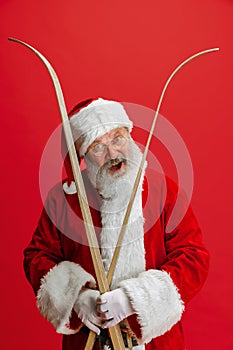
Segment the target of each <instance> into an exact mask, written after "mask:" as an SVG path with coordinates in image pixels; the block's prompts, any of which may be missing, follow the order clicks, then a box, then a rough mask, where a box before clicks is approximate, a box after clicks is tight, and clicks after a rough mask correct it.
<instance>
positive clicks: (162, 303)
mask: <svg viewBox="0 0 233 350" xmlns="http://www.w3.org/2000/svg"><path fill="white" fill-rule="evenodd" d="M119 286H120V287H122V288H123V289H124V290H125V292H126V294H127V296H128V297H129V299H130V301H131V304H132V306H133V308H134V310H135V312H136V315H137V320H138V323H139V324H140V327H141V334H142V338H141V339H140V340H139V341H140V342H141V343H148V342H149V341H150V340H151V339H152V338H156V337H158V336H160V335H162V334H164V333H165V332H167V331H168V330H170V329H171V327H172V326H173V325H174V324H175V323H177V322H178V321H179V320H180V318H181V315H182V312H183V311H184V304H183V301H182V300H181V298H180V294H179V293H178V290H177V288H176V286H175V284H174V283H173V281H172V279H171V277H170V276H169V274H168V273H167V272H165V271H160V270H148V271H144V272H142V273H140V274H139V276H138V278H131V279H128V280H125V281H122V282H120V284H119Z"/></svg>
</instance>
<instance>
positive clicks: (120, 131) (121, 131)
mask: <svg viewBox="0 0 233 350" xmlns="http://www.w3.org/2000/svg"><path fill="white" fill-rule="evenodd" d="M128 133H129V131H128V129H127V128H126V127H120V128H115V129H113V130H111V131H109V132H106V133H105V134H104V135H103V136H100V137H98V138H96V139H95V140H94V141H93V142H92V144H91V145H90V147H91V146H92V145H94V144H97V143H105V142H108V141H109V140H112V139H114V138H115V137H117V136H124V137H127V136H128Z"/></svg>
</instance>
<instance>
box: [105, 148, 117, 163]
mask: <svg viewBox="0 0 233 350" xmlns="http://www.w3.org/2000/svg"><path fill="white" fill-rule="evenodd" d="M117 156H118V150H116V149H114V148H112V147H111V145H108V146H107V153H106V158H107V159H108V160H109V159H115V158H117Z"/></svg>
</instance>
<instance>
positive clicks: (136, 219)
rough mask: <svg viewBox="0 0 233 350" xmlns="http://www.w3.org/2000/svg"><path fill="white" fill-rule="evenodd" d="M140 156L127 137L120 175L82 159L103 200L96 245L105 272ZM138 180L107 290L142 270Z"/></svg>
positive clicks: (141, 227)
mask: <svg viewBox="0 0 233 350" xmlns="http://www.w3.org/2000/svg"><path fill="white" fill-rule="evenodd" d="M141 158H142V153H141V151H140V149H139V148H138V146H137V145H136V144H135V143H134V141H133V140H132V139H131V140H130V144H129V152H128V157H127V159H126V163H125V167H124V169H125V171H124V172H123V174H121V175H118V174H116V175H115V176H111V175H110V174H109V173H108V171H107V167H103V168H101V169H98V167H97V166H96V165H94V164H93V163H91V162H90V161H89V160H88V159H86V162H87V167H88V168H87V170H88V176H89V178H90V181H91V182H92V184H93V185H94V186H95V187H96V189H97V191H98V192H99V194H100V195H101V197H102V200H103V201H102V205H101V221H102V231H101V235H100V245H101V255H102V259H103V263H104V267H105V271H106V273H107V272H108V270H109V267H110V264H111V261H112V257H113V254H114V250H115V247H116V245H117V240H118V235H119V232H120V229H121V226H122V222H123V220H124V216H125V212H126V209H127V206H128V202H129V199H130V196H131V193H132V189H133V185H134V182H135V178H136V175H137V172H138V168H139V165H140V162H141ZM124 169H123V170H124ZM142 182H143V176H142V180H141V181H140V184H139V187H138V191H137V194H136V197H135V200H134V204H133V207H132V210H131V213H130V217H129V220H128V224H127V228H126V230H125V233H124V239H123V242H122V245H121V249H120V254H119V257H118V261H117V264H116V267H115V271H114V276H113V279H112V283H111V289H114V288H116V287H117V286H118V284H119V282H120V281H122V280H125V279H128V278H132V277H136V276H137V275H138V274H139V273H140V272H142V271H144V270H145V249H144V229H143V223H144V219H143V213H142Z"/></svg>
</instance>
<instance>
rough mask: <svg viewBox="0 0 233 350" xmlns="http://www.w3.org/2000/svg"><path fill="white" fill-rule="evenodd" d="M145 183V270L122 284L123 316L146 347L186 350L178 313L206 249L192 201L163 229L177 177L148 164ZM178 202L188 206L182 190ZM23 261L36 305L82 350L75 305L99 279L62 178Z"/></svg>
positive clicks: (93, 199) (66, 344)
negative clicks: (127, 305) (129, 309)
mask: <svg viewBox="0 0 233 350" xmlns="http://www.w3.org/2000/svg"><path fill="white" fill-rule="evenodd" d="M83 178H84V183H85V187H86V191H87V196H88V201H89V204H90V209H91V214H92V218H93V222H94V225H95V227H96V234H97V237H98V238H99V235H100V232H101V219H100V212H99V208H100V205H101V199H100V197H99V196H98V194H97V193H96V191H95V190H94V189H93V187H92V186H91V184H90V182H89V180H88V178H87V176H86V172H85V171H84V172H83ZM143 187H144V191H143V215H144V219H145V234H144V247H145V263H146V271H142V272H140V273H139V274H138V276H137V277H134V278H131V276H128V279H127V280H123V281H121V283H120V284H119V286H120V287H122V288H124V290H125V292H126V293H127V295H128V296H129V298H130V300H131V302H132V304H133V307H134V309H135V310H136V314H135V315H132V316H130V317H129V318H128V321H129V325H130V327H131V330H132V331H133V332H134V333H135V334H136V336H137V337H138V339H139V342H141V343H144V344H145V343H146V345H145V349H146V350H152V349H156V350H174V349H176V350H184V349H185V346H184V339H183V334H182V327H181V323H180V319H181V316H182V312H183V309H184V305H186V303H187V302H188V301H189V300H190V299H191V298H192V297H193V296H194V295H195V294H196V293H197V292H198V291H199V290H200V288H201V287H202V285H203V283H204V281H205V279H206V276H207V272H208V267H209V254H208V252H207V250H206V248H205V246H204V244H203V242H202V235H201V231H200V228H199V226H198V223H197V221H196V219H195V216H194V214H193V212H192V209H191V208H190V207H188V209H187V211H186V213H185V215H184V217H183V219H182V221H181V222H180V223H179V224H178V226H177V227H176V228H174V229H173V230H172V231H171V232H169V233H166V225H167V223H168V221H169V218H170V217H171V214H172V212H173V208H174V205H175V202H176V199H177V186H176V185H175V184H174V182H173V181H171V180H170V179H168V178H165V179H164V177H163V176H161V175H160V174H158V173H153V174H151V173H150V171H147V172H146V176H145V181H144V185H143ZM182 206H184V208H185V207H186V202H185V197H183V199H182V200H180V210H182ZM133 254H134V252H132V255H133ZM120 263H122V264H124V261H120ZM24 268H25V273H26V276H27V278H28V280H29V282H30V283H31V285H32V287H33V289H34V292H35V294H36V295H37V305H38V308H39V310H40V312H41V313H42V315H43V316H44V317H45V318H46V319H48V320H49V321H50V322H51V323H52V324H53V325H54V327H55V328H56V330H57V332H58V333H62V334H64V336H63V350H73V349H84V347H85V343H86V340H87V334H86V333H85V332H84V331H83V328H81V327H82V326H81V325H80V320H79V319H78V318H77V316H76V314H75V313H74V311H73V305H74V303H75V301H76V299H77V295H78V293H79V290H80V289H81V287H82V286H83V285H85V284H86V283H88V284H89V286H90V287H93V288H95V287H97V288H98V286H96V282H95V281H96V277H95V272H94V268H93V264H92V262H91V255H90V250H89V247H88V245H87V240H86V235H85V229H84V225H83V223H82V220H81V212H80V207H79V204H78V200H77V194H76V193H75V194H66V193H65V192H64V190H63V187H62V184H58V185H56V186H55V187H54V188H52V189H51V190H50V192H49V194H48V197H47V200H46V203H45V206H44V209H43V212H42V215H41V218H40V220H39V224H38V227H37V229H36V231H35V233H34V235H33V238H32V241H31V242H30V244H29V245H28V247H27V248H26V249H25V259H24ZM96 349H97V345H96Z"/></svg>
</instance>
